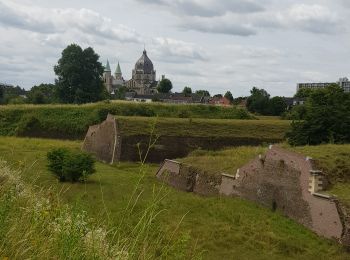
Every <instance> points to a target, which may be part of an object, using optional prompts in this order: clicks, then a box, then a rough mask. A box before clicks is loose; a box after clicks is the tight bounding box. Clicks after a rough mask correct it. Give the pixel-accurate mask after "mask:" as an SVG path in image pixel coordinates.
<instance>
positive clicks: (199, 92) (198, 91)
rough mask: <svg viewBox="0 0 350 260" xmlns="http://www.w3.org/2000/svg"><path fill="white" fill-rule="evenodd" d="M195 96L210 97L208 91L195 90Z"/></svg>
mask: <svg viewBox="0 0 350 260" xmlns="http://www.w3.org/2000/svg"><path fill="white" fill-rule="evenodd" d="M196 94H197V95H199V96H202V97H210V93H209V91H208V90H197V91H196Z"/></svg>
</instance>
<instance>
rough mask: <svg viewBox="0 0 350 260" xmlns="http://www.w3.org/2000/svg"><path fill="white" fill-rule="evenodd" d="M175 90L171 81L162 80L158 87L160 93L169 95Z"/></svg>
mask: <svg viewBox="0 0 350 260" xmlns="http://www.w3.org/2000/svg"><path fill="white" fill-rule="evenodd" d="M172 88H173V83H171V81H170V80H169V79H166V78H164V79H162V80H161V81H160V82H159V85H158V87H157V90H158V92H159V93H169V92H170V91H171V90H172Z"/></svg>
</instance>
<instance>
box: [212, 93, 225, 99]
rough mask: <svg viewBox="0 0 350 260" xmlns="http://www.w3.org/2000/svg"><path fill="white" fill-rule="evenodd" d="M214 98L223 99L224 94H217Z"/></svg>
mask: <svg viewBox="0 0 350 260" xmlns="http://www.w3.org/2000/svg"><path fill="white" fill-rule="evenodd" d="M213 97H214V98H222V97H223V95H222V94H216V95H214V96H213Z"/></svg>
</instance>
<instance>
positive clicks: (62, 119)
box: [0, 102, 253, 139]
mask: <svg viewBox="0 0 350 260" xmlns="http://www.w3.org/2000/svg"><path fill="white" fill-rule="evenodd" d="M108 113H111V114H114V115H119V116H142V117H156V116H159V117H171V118H217V119H251V118H253V117H252V116H251V115H250V114H249V113H248V112H247V111H245V110H243V109H238V108H235V107H230V108H225V107H217V106H207V105H171V104H161V103H152V104H140V103H133V102H113V103H95V104H87V105H7V106H0V135H3V136H11V135H16V134H17V135H18V134H19V135H21V134H24V135H25V134H26V132H28V131H29V132H30V130H32V132H36V133H37V134H40V136H45V134H46V135H48V136H49V137H50V134H51V137H61V138H66V139H82V138H83V137H84V134H85V133H86V131H87V129H88V127H89V126H90V125H93V124H97V123H100V122H102V121H103V120H105V119H106V116H107V114H108Z"/></svg>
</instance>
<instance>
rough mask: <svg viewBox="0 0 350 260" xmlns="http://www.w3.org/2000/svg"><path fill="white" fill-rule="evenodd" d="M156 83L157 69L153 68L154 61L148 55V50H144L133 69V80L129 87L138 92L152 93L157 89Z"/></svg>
mask: <svg viewBox="0 0 350 260" xmlns="http://www.w3.org/2000/svg"><path fill="white" fill-rule="evenodd" d="M156 85H157V82H156V71H155V70H154V68H153V63H152V61H151V60H150V58H148V56H147V51H146V50H144V51H143V54H142V56H141V58H140V59H138V61H137V62H136V64H135V68H134V69H133V70H132V80H131V81H130V82H129V84H128V87H129V88H131V89H133V90H135V91H136V92H137V93H138V94H152V93H154V92H155V91H156V90H155V87H156Z"/></svg>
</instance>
